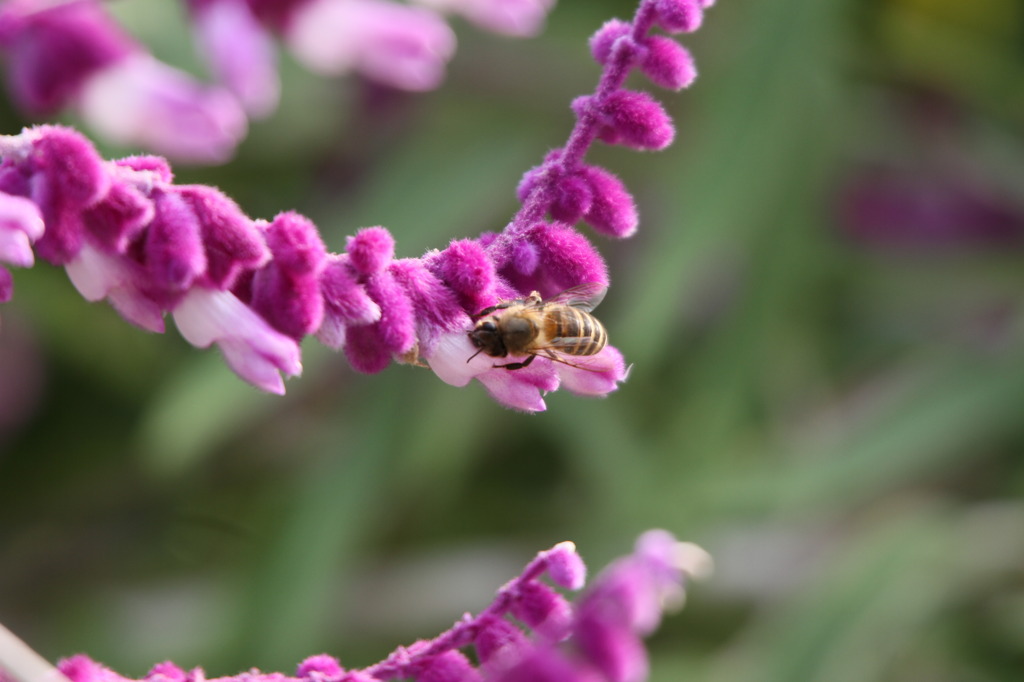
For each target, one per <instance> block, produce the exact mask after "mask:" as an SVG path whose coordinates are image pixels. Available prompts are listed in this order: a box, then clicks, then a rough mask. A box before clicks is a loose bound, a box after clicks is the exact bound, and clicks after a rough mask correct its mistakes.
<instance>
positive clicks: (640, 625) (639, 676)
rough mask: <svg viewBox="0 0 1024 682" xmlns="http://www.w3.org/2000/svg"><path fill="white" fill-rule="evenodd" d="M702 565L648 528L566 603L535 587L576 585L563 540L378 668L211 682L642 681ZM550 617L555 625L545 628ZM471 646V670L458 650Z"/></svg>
mask: <svg viewBox="0 0 1024 682" xmlns="http://www.w3.org/2000/svg"><path fill="white" fill-rule="evenodd" d="M568 566H573V567H574V568H573V569H571V570H570V571H569V573H570V574H571V575H567V574H566V573H565V572H564V570H565V569H566V567H568ZM710 566H711V561H710V557H709V556H708V555H707V553H706V552H704V550H702V549H700V548H699V547H697V546H696V545H692V544H688V543H680V542H678V541H676V539H675V538H673V537H672V536H671V535H670V534H669V533H667V532H665V531H649V532H648V533H646V534H644V535H643V536H641V538H640V539H639V540H638V542H637V546H636V549H635V551H634V553H633V554H631V555H629V556H627V557H623V558H622V559H620V560H618V561H617V562H616V563H614V564H612V565H611V566H609V567H608V568H607V569H606V570H605V571H604V572H603V573H602V574H601V575H599V576H598V577H597V578H596V579H595V580H594V583H593V585H592V586H591V587H590V588H589V589H588V591H587V592H586V593H585V594H584V595H583V596H582V597H581V598H580V599H579V600H578V601H577V603H576V604H575V605H574V604H571V603H570V602H569V601H568V600H567V599H566V598H565V597H564V596H562V595H561V594H559V593H558V592H556V591H555V590H553V589H551V588H550V587H549V586H548V585H547V584H546V583H544V582H541V578H542V577H543V576H544V575H545V574H547V576H548V577H549V578H550V579H551V580H553V581H554V582H555V584H556V585H558V586H560V587H569V588H570V589H578V588H579V587H581V585H582V572H583V570H584V569H583V564H582V561H581V560H580V559H579V555H578V554H576V550H575V547H574V546H573V545H572V543H569V542H563V543H560V544H558V545H556V546H555V547H553V548H552V549H550V550H547V551H545V552H541V553H540V554H538V555H537V557H536V558H535V559H534V560H533V561H532V562H530V563H529V564H528V565H527V566H526V568H525V569H523V572H522V573H521V574H520V575H519V577H517V578H515V579H514V580H512V581H510V582H509V583H507V584H506V585H505V586H504V587H502V588H501V589H500V590H499V591H498V594H497V596H496V597H495V599H494V601H493V602H492V603H491V605H490V606H488V607H487V608H486V609H484V610H483V611H482V612H481V613H479V614H478V615H476V616H470V615H468V614H467V615H466V616H464V617H463V618H462V619H461V620H460V621H458V622H457V623H456V624H455V625H454V626H453V627H452V628H451V629H449V630H447V631H446V632H443V633H441V634H440V635H438V636H437V637H435V638H434V639H431V640H421V641H418V642H415V643H413V644H412V645H410V646H408V647H399V648H398V649H396V650H395V651H394V652H393V653H392V654H391V655H389V656H388V657H387V658H385V659H384V660H382V661H380V662H379V663H375V664H373V665H370V666H368V667H366V668H363V669H358V670H345V669H344V668H342V666H341V664H340V663H339V662H338V660H337V659H335V658H332V657H330V656H327V655H325V654H320V655H316V656H311V657H310V658H307V659H306V660H305V661H303V662H302V663H300V664H299V666H298V669H297V671H296V674H295V677H289V676H285V675H282V674H280V673H260V672H259V671H256V670H252V671H248V672H246V673H242V674H240V675H237V676H234V677H223V678H215V679H213V680H210V682H324V680H335V681H337V682H374V681H378V680H379V681H384V680H392V679H396V678H402V679H408V680H415V681H416V682H483V681H493V682H641V681H642V680H643V679H645V678H646V671H647V653H646V650H645V649H644V646H643V642H642V638H643V637H645V636H647V635H649V634H651V632H652V631H653V629H654V628H655V627H656V626H657V625H658V623H659V621H660V618H661V613H662V610H663V609H664V608H666V607H667V606H680V605H681V603H682V602H681V600H682V596H683V595H684V594H685V586H686V582H687V580H688V579H690V578H691V577H700V576H703V575H705V574H707V573H708V571H709V570H710ZM552 614H557V615H556V616H554V617H555V618H556V620H557V621H558V626H557V628H554V630H553V631H549V630H547V628H548V627H550V619H551V618H552ZM510 617H512V618H515V619H517V620H518V621H519V623H518V624H517V623H516V622H514V621H513V620H512V619H511V618H510ZM553 635H554V636H553ZM469 647H473V649H474V650H475V653H476V660H477V661H478V662H479V663H478V664H477V665H474V664H473V663H472V662H471V661H470V659H469V658H468V657H467V656H466V655H464V654H463V653H462V651H461V650H462V649H466V648H469ZM58 667H59V669H60V671H61V672H63V673H64V674H65V675H66V676H67V677H68V678H69V679H70V681H71V682H129V681H128V680H127V679H126V678H124V677H122V676H120V675H118V674H117V673H115V672H114V671H112V670H109V669H108V668H105V667H103V666H101V665H99V664H98V663H96V662H94V661H92V660H91V659H89V658H88V657H87V656H84V655H77V656H73V657H71V658H67V659H65V660H63V661H61V662H60V663H59V664H58ZM204 679H206V678H205V675H204V674H203V671H202V670H201V669H198V668H197V669H194V670H192V671H189V672H186V671H184V670H181V669H180V668H178V667H177V666H175V665H174V664H172V663H169V662H167V663H160V664H158V665H157V666H154V667H153V668H152V669H151V670H150V671H149V673H148V674H147V675H146V676H145V677H144V678H142V680H140V681H139V682H185V681H186V680H204Z"/></svg>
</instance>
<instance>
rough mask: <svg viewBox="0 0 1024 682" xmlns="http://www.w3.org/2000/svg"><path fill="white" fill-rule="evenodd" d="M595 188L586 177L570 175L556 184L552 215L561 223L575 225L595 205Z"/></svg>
mask: <svg viewBox="0 0 1024 682" xmlns="http://www.w3.org/2000/svg"><path fill="white" fill-rule="evenodd" d="M593 204H594V190H593V188H592V187H591V185H590V183H588V182H587V180H586V179H585V178H582V177H580V176H579V175H568V176H565V177H563V178H560V179H559V180H558V182H557V183H556V185H555V200H554V201H553V202H551V206H550V208H549V211H550V213H551V217H552V218H554V219H555V220H557V221H558V222H561V223H566V224H568V225H574V224H576V223H578V222H579V221H580V219H581V218H583V216H585V215H586V214H587V213H588V212H589V211H590V210H591V208H592V207H593Z"/></svg>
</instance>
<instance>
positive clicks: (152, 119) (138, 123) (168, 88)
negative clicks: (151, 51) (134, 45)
mask: <svg viewBox="0 0 1024 682" xmlns="http://www.w3.org/2000/svg"><path fill="white" fill-rule="evenodd" d="M77 107H78V110H79V111H80V113H81V115H82V118H84V119H85V120H86V121H87V122H88V123H89V124H90V125H91V126H92V127H93V128H95V129H96V130H97V131H98V132H99V133H100V134H101V135H103V136H104V137H106V138H107V139H109V140H111V141H113V142H115V143H117V144H121V145H125V146H134V145H138V146H141V147H143V148H145V149H148V150H150V151H153V152H156V153H157V154H163V155H166V156H168V157H170V158H174V159H178V160H180V161H187V162H191V163H223V162H225V161H227V160H228V159H230V158H231V156H232V155H233V154H234V151H235V147H236V146H237V145H238V143H239V142H241V140H242V139H243V138H244V137H245V135H246V132H247V131H248V123H247V122H246V119H245V112H244V111H243V110H242V108H241V106H240V105H239V103H238V101H237V100H236V99H235V98H234V96H232V95H231V93H229V92H228V91H227V90H223V89H221V88H217V87H210V86H207V85H203V84H201V83H199V82H197V81H196V80H195V79H193V78H192V77H191V76H189V75H188V74H186V73H185V72H183V71H179V70H178V69H175V68H172V67H170V66H167V65H166V64H164V63H162V62H160V61H158V60H156V59H154V58H153V57H152V56H150V55H148V54H145V53H137V54H134V55H131V56H129V57H126V58H124V59H121V60H120V61H118V62H117V63H115V64H113V65H111V66H109V67H107V68H105V69H103V70H102V71H99V72H97V73H96V74H94V75H93V76H92V77H91V78H89V80H88V81H86V82H85V83H84V84H83V86H82V89H81V92H80V95H79V98H78V101H77Z"/></svg>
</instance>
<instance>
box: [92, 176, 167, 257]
mask: <svg viewBox="0 0 1024 682" xmlns="http://www.w3.org/2000/svg"><path fill="white" fill-rule="evenodd" d="M155 214H156V211H155V209H154V206H153V202H152V201H150V199H149V198H148V197H147V196H146V195H144V194H143V193H142V192H141V191H140V190H139V189H138V188H137V187H136V186H135V185H134V184H132V183H130V182H125V181H115V182H114V183H113V184H112V185H111V186H110V191H109V192H107V195H106V196H105V197H103V199H102V200H101V201H99V202H98V203H96V204H93V205H92V206H90V207H89V208H87V209H85V211H83V212H82V223H83V224H84V225H85V229H86V231H87V232H88V233H89V236H90V237H92V239H93V241H94V242H95V243H96V245H97V246H99V247H101V248H103V249H104V250H106V251H109V252H111V253H124V252H125V251H126V250H127V249H128V244H129V243H130V242H131V241H132V240H133V239H135V237H137V236H138V235H139V234H140V233H141V231H142V230H143V229H144V228H145V227H146V225H148V224H149V223H150V222H151V221H152V220H153V217H154V216H155Z"/></svg>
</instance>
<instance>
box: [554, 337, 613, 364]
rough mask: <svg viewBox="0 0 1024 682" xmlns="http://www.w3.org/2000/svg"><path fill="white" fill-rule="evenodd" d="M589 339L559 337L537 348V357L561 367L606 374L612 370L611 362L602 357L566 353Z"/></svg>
mask: <svg viewBox="0 0 1024 682" xmlns="http://www.w3.org/2000/svg"><path fill="white" fill-rule="evenodd" d="M589 342H590V339H589V338H585V337H580V336H559V337H557V338H554V339H551V341H550V342H548V343H546V344H544V346H543V347H541V348H537V349H536V351H537V353H536V354H537V355H540V356H541V357H545V358H548V359H551V360H554V361H555V362H559V363H561V364H563V365H569V366H570V367H575V368H577V369H585V370H588V371H590V372H606V371H610V370H612V369H614V367H615V363H614V361H613V360H611V359H610V358H608V357H607V356H603V355H572V354H571V353H568V352H566V350H568V349H574V348H576V347H578V346H579V345H580V344H583V343H589Z"/></svg>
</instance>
